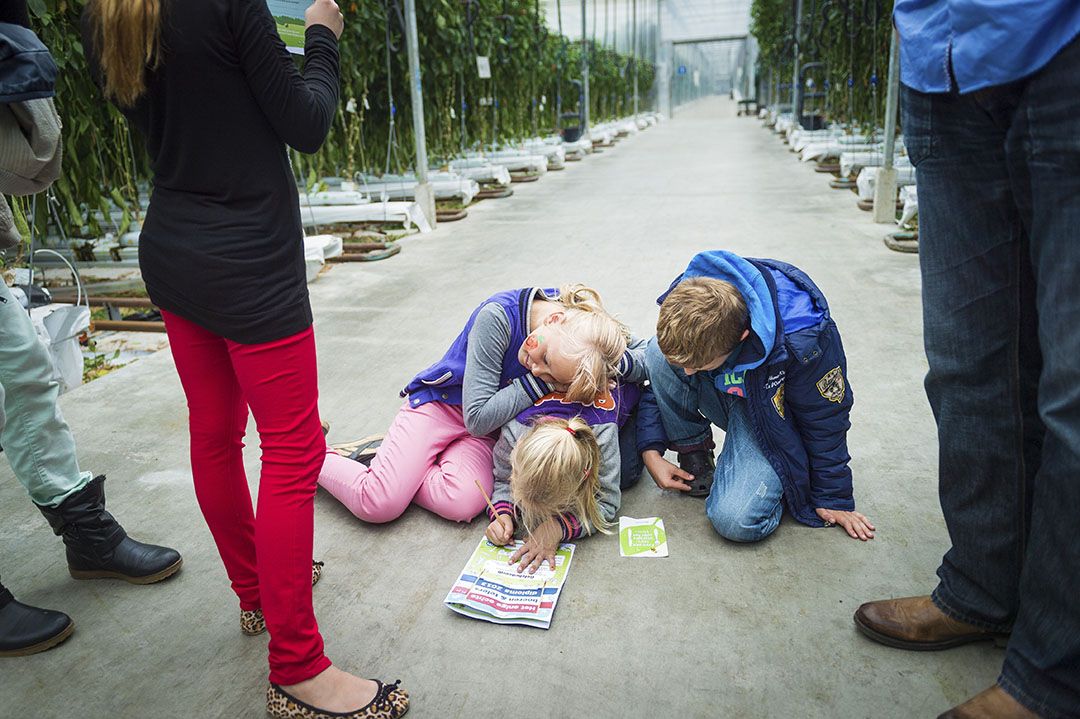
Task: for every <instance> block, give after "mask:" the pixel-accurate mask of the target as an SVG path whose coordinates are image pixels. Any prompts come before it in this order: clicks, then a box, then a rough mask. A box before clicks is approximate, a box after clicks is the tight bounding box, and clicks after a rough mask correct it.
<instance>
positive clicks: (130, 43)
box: [89, 0, 164, 107]
mask: <svg viewBox="0 0 1080 719" xmlns="http://www.w3.org/2000/svg"><path fill="white" fill-rule="evenodd" d="M163 2H164V0H91V2H90V6H89V11H90V27H91V29H92V31H93V38H94V48H95V49H96V52H97V55H98V64H99V65H100V66H101V73H102V76H103V77H104V81H105V97H107V98H109V99H110V100H113V101H115V102H116V103H117V104H118V105H121V106H123V107H130V106H131V105H134V104H135V101H136V100H138V99H139V98H140V97H141V96H142V94H143V93H144V92H146V69H147V68H150V69H155V68H156V67H157V66H158V65H159V64H160V62H161V24H162V22H161V7H162V3H163Z"/></svg>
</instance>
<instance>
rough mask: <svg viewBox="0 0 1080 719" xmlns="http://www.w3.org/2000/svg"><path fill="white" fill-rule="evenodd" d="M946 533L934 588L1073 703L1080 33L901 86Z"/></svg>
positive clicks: (1011, 661) (1078, 548)
mask: <svg viewBox="0 0 1080 719" xmlns="http://www.w3.org/2000/svg"><path fill="white" fill-rule="evenodd" d="M902 110H903V127H904V137H905V141H906V145H907V148H908V153H909V154H910V156H911V160H912V163H913V164H914V165H915V167H916V173H917V181H918V188H919V204H920V207H919V226H920V227H919V229H920V233H919V234H920V237H919V260H920V265H921V269H922V280H923V314H924V317H923V322H924V334H925V342H926V355H927V359H928V361H929V366H930V370H929V373H928V374H927V376H926V394H927V397H928V398H929V400H930V406H931V408H932V409H933V412H934V417H935V419H936V420H937V426H938V443H939V447H940V448H939V466H938V474H939V487H940V489H939V491H940V498H941V508H942V512H943V513H944V515H945V522H946V524H947V526H948V529H949V536H950V538H951V540H952V548H951V549H949V551H948V552H947V553H946V554H945V556H944V558H943V559H942V563H941V567H940V568H939V569H938V577H939V579H940V583H939V584H938V587H937V589H936V590H935V591H934V594H933V598H934V601H935V603H936V604H937V606H938V607H940V608H941V610H942V611H944V612H945V613H946V614H949V615H951V616H953V617H955V618H957V619H960V620H962V621H966V622H968V623H970V624H974V625H976V626H979V627H982V628H985V629H990V630H996V631H1010V630H1011V632H1012V637H1011V639H1010V641H1009V645H1008V648H1007V651H1006V655H1005V663H1004V667H1003V669H1002V673H1001V676H1000V677H999V679H998V682H999V684H1000V685H1001V686H1002V687H1003V688H1004V689H1005V690H1006V691H1008V692H1009V693H1010V694H1011V695H1012V696H1014V697H1015V698H1016V699H1017V700H1018V701H1020V702H1021V703H1023V704H1025V705H1026V706H1028V707H1029V708H1031V709H1033V710H1035V711H1037V712H1038V713H1039V714H1041V715H1043V716H1048V717H1065V716H1072V717H1075V716H1080V601H1078V599H1077V597H1078V596H1080V594H1078V592H1080V537H1078V534H1077V529H1078V528H1080V329H1078V327H1080V289H1078V287H1077V282H1078V280H1080V234H1078V233H1080V139H1078V138H1080V42H1077V41H1073V42H1072V43H1071V44H1070V45H1068V46H1067V47H1066V48H1065V49H1064V50H1062V51H1061V52H1060V53H1059V54H1058V56H1057V57H1055V58H1054V59H1053V60H1052V61H1051V62H1050V64H1049V65H1047V66H1046V67H1044V68H1043V69H1042V70H1040V71H1039V72H1038V73H1036V74H1035V75H1033V76H1031V77H1029V78H1027V79H1024V80H1021V81H1018V82H1015V83H1010V84H1008V85H1002V86H998V87H993V88H988V89H986V90H982V91H978V92H974V93H970V94H966V95H960V94H957V93H955V92H954V93H941V94H924V93H920V92H916V91H914V90H911V89H910V88H906V87H905V88H903V96H902Z"/></svg>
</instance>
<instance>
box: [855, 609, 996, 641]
mask: <svg viewBox="0 0 1080 719" xmlns="http://www.w3.org/2000/svg"><path fill="white" fill-rule="evenodd" d="M855 626H856V627H858V629H859V631H860V632H862V633H863V634H865V635H866V636H868V637H870V638H871V639H873V640H874V641H875V642H881V643H882V644H885V645H886V646H890V647H896V648H898V649H914V650H922V651H926V650H932V649H949V648H950V647H956V646H959V645H961V644H967V643H968V642H978V641H984V640H991V639H992V640H994V642H995V643H996V644H998V645H999V646H1005V642H1007V641H1008V638H1009V635H1008V634H1002V633H999V632H988V631H986V630H984V629H979V628H978V627H974V626H972V625H970V624H967V623H965V622H960V621H957V620H955V619H953V618H952V617H949V616H947V615H946V614H945V613H944V612H942V611H941V610H940V609H938V608H937V606H936V605H935V604H934V603H933V602H932V601H931V600H930V597H928V596H925V597H905V598H904V599H883V600H881V601H877V602H867V603H866V604H864V605H862V606H861V607H859V609H858V610H857V611H856V612H855Z"/></svg>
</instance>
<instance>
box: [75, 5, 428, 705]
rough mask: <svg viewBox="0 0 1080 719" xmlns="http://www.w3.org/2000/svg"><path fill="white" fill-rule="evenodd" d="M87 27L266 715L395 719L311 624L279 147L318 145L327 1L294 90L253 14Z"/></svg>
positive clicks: (299, 328)
mask: <svg viewBox="0 0 1080 719" xmlns="http://www.w3.org/2000/svg"><path fill="white" fill-rule="evenodd" d="M288 1H289V0H272V2H278V3H282V2H288ZM85 20H86V22H85V24H84V32H85V37H84V42H85V44H86V46H87V51H88V52H87V55H88V57H90V58H91V63H92V66H93V67H94V71H95V73H96V74H97V75H98V77H99V79H100V81H101V83H102V85H103V87H104V90H105V94H106V96H107V97H109V98H110V99H111V100H113V101H114V102H115V103H116V104H117V105H118V107H120V109H121V110H122V111H123V112H124V114H125V115H126V116H127V117H128V119H129V120H130V121H131V122H132V123H133V124H134V125H135V126H136V127H137V128H138V129H139V131H140V132H141V133H142V134H143V136H144V137H145V139H146V146H147V149H148V151H149V153H150V160H151V166H152V169H153V173H154V178H153V183H154V187H153V194H152V196H151V200H150V208H149V211H148V212H147V215H146V220H145V223H144V225H143V228H142V234H141V236H140V239H139V261H140V265H141V268H142V273H143V278H144V279H145V281H146V287H147V290H148V292H149V294H150V297H151V299H152V300H153V301H154V303H155V304H156V305H157V306H158V307H160V308H161V310H162V315H163V317H164V319H165V324H166V328H167V330H168V333H169V339H170V346H171V348H172V353H173V357H174V359H175V362H176V368H177V372H178V373H179V375H180V380H181V383H182V384H183V386H184V391H185V394H186V395H187V401H188V409H189V424H190V432H191V466H192V475H193V477H194V481H195V492H196V496H197V497H198V500H199V506H200V507H201V508H202V511H203V515H204V517H205V518H206V522H207V524H208V525H209V527H210V531H211V533H212V534H213V536H214V540H215V542H216V543H217V546H218V550H219V552H220V553H221V558H222V560H223V562H224V564H225V568H226V570H227V572H228V575H229V578H230V580H231V581H232V586H233V590H234V591H235V592H236V594H237V596H238V597H239V600H240V608H241V612H242V614H241V618H242V628H243V629H244V631H245V632H246V633H249V634H250V633H258V632H260V631H261V630H262V628H263V627H264V626H265V627H266V628H267V629H269V631H270V645H269V653H270V682H271V686H270V688H269V689H268V694H267V710H268V711H269V712H270V713H271V714H272V715H274V716H281V717H285V716H295V715H299V714H298V709H302V708H304V707H305V706H306V708H307V709H308V711H309V712H310V711H312V710H314V712H315V713H309V714H304V716H325V715H327V714H326V712H339V713H342V712H343V713H345V714H338V715H339V716H340V715H344V716H357V717H359V716H363V717H397V716H400V715H401V714H402V713H404V711H406V710H407V708H408V695H407V694H406V693H405V692H404V690H402V689H400V688H398V687H397V685H396V683H395V684H392V685H386V684H382V683H381V682H373V681H369V680H366V679H360V678H359V677H355V676H352V675H350V674H347V673H345V672H342V671H340V670H338V669H336V668H334V667H332V666H331V664H330V660H329V659H328V658H327V657H326V655H325V654H324V653H323V642H322V637H321V636H320V634H319V629H318V625H317V624H316V622H315V615H314V612H313V611H312V606H311V564H310V563H311V552H312V533H313V513H314V496H315V488H316V479H317V477H318V474H319V469H320V467H321V466H322V462H323V454H324V452H325V448H326V446H325V444H324V441H323V437H322V431H321V427H320V423H319V415H318V406H317V405H318V403H317V400H318V388H317V374H316V362H315V340H314V335H313V333H312V327H311V321H312V320H311V308H310V306H309V304H308V294H307V284H306V282H305V272H304V253H303V242H302V237H303V232H302V229H301V224H300V208H299V200H298V196H297V189H296V184H295V181H294V179H293V173H292V169H291V167H290V164H289V156H288V150H287V148H286V145H289V146H291V147H293V148H295V149H296V150H298V151H300V152H314V151H316V150H317V149H318V148H319V147H320V146H321V145H322V143H323V140H324V139H325V138H326V134H327V132H328V131H329V128H330V124H331V122H332V121H333V118H334V113H335V109H336V105H337V100H338V82H339V76H338V46H337V40H338V37H339V36H340V34H341V30H342V23H343V20H342V16H341V13H340V12H339V11H338V7H337V5H336V4H335V3H334V2H333V0H316V2H314V4H312V5H311V7H310V8H309V9H308V10H307V29H306V35H305V62H304V70H303V73H302V74H301V73H300V72H299V71H297V69H296V67H295V65H294V64H293V61H292V59H291V57H290V55H289V53H288V51H287V50H286V49H285V45H284V43H283V42H282V40H281V39H280V37H279V36H278V34H277V31H276V26H275V23H274V20H273V17H272V16H271V13H270V10H269V9H268V7H267V3H266V0H91V2H90V4H89V5H88V6H87V14H86V17H85ZM249 408H250V410H251V412H252V414H253V415H254V417H255V421H256V424H257V426H258V430H259V438H260V443H261V447H262V453H263V454H262V475H261V479H260V483H259V496H258V509H257V511H255V512H253V511H252V506H251V496H250V493H249V491H248V484H247V479H246V477H245V474H244V468H243V457H242V455H241V450H242V447H243V436H244V428H245V425H246V422H247V415H248V409H249ZM264 621H265V624H264V623H263V622H264ZM357 707H360V709H357ZM319 710H322V711H319Z"/></svg>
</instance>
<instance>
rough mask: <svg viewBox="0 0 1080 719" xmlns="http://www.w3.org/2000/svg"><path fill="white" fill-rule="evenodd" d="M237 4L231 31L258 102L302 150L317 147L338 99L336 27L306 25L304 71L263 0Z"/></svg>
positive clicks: (285, 136)
mask: <svg viewBox="0 0 1080 719" xmlns="http://www.w3.org/2000/svg"><path fill="white" fill-rule="evenodd" d="M235 7H236V10H235V17H234V18H233V22H232V32H233V35H234V37H235V40H236V48H237V52H238V53H239V57H240V64H241V66H242V67H243V70H244V74H245V76H246V77H247V81H248V85H249V86H250V88H251V92H252V94H253V95H254V96H255V100H256V102H258V104H259V107H260V108H262V111H263V113H264V114H265V115H266V117H267V119H269V121H270V124H271V126H272V127H273V128H274V131H275V132H277V134H278V137H280V138H281V140H282V141H283V142H285V143H286V144H287V145H289V146H290V147H292V148H293V149H295V150H298V151H299V152H306V153H312V152H316V151H318V149H319V148H320V147H321V146H322V144H323V141H324V140H326V135H327V133H328V132H330V125H331V123H332V122H333V121H334V113H335V112H336V110H337V103H338V85H339V83H340V79H339V67H338V42H337V38H336V37H335V36H334V33H333V31H332V30H330V28H328V27H325V26H323V25H313V26H311V27H309V28H308V29H307V33H306V35H305V41H304V71H303V73H302V74H301V73H300V71H298V70H297V69H296V65H294V64H293V59H292V56H291V55H290V54H289V51H288V50H286V49H285V43H284V42H283V41H282V39H281V36H279V35H278V32H277V25H275V23H274V18H273V16H271V15H270V10H269V9H268V8H267V5H266V2H265V0H239V1H238V2H237V3H236V6H235Z"/></svg>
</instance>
